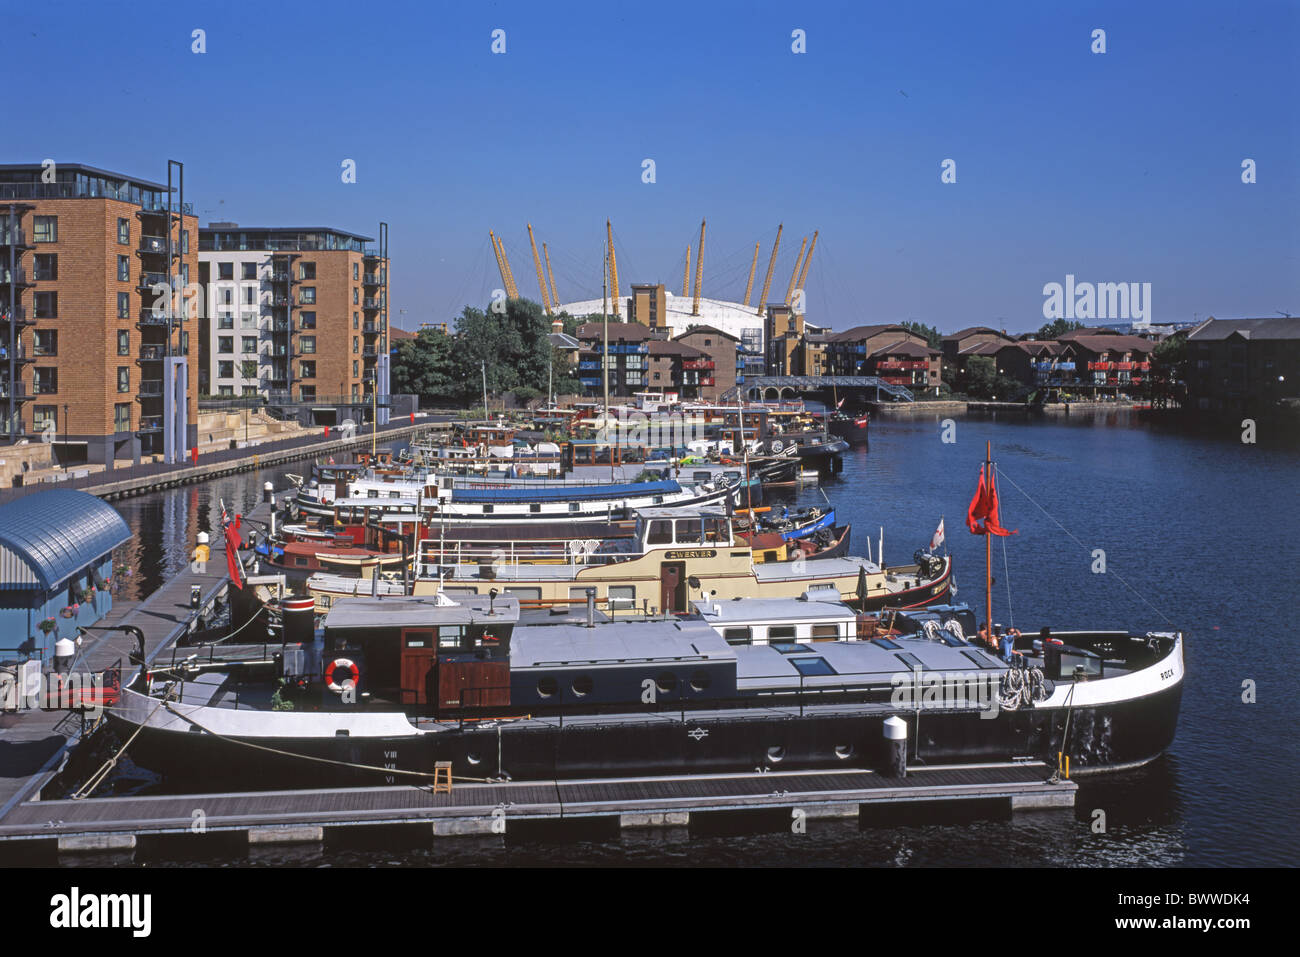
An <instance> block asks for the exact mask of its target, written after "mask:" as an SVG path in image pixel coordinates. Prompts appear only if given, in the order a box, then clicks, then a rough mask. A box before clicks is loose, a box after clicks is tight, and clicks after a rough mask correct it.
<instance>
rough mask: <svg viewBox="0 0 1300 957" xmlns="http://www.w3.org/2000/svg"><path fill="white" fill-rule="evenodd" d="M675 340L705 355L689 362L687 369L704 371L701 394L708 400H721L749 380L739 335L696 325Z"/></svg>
mask: <svg viewBox="0 0 1300 957" xmlns="http://www.w3.org/2000/svg"><path fill="white" fill-rule="evenodd" d="M673 341H674V342H680V343H682V344H683V345H686V346H690V347H691V348H693V349H696V350H698V351H699V352H700V353H701V354H702V357H701V358H700V359H697V360H696V361H695V362H685V363H684V364H683V368H684V370H685V371H688V372H689V371H693V370H699V371H700V372H701V378H700V382H699V397H700V398H701V399H703V400H705V401H706V402H716V401H718V398H719V397H720V396H721V395H722V394H723V393H724V392H726V391H727V390H728V389H732V388H734V387H735V386H736V385H738V384H741V383H743V382H744V381H745V357H744V355H743V353H742V351H741V341H740V339H738V338H737V337H736V336H733V335H731V334H730V333H726V332H723V331H722V330H721V329H715V328H714V327H713V326H696V327H695V328H694V329H691V330H689V331H687V332H684V333H682V334H681V335H680V336H678V337H677V338H676V339H674V340H673Z"/></svg>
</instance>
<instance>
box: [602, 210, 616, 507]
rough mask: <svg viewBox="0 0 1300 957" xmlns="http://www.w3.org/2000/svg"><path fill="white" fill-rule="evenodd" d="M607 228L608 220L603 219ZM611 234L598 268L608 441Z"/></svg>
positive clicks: (611, 472) (611, 474)
mask: <svg viewBox="0 0 1300 957" xmlns="http://www.w3.org/2000/svg"><path fill="white" fill-rule="evenodd" d="M605 226H606V228H607V229H608V226H609V220H606V221H605ZM612 239H613V234H612V233H611V234H610V236H609V240H607V241H606V245H605V255H604V257H603V258H602V260H601V269H600V321H601V325H602V326H603V327H604V330H605V346H604V350H603V351H602V353H601V357H600V379H601V382H602V383H604V386H605V411H604V412H603V413H602V415H601V425H602V431H603V432H604V433H605V441H606V442H607V443H608V442H609V310H608V308H607V306H606V302H607V299H608V296H609V248H610V247H609V241H612ZM609 478H610V481H611V482H612V481H613V480H614V448H613V446H612V445H611V446H610V449H609Z"/></svg>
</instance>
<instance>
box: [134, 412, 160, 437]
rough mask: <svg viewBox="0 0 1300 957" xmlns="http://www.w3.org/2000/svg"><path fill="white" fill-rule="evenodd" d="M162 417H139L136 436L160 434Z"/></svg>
mask: <svg viewBox="0 0 1300 957" xmlns="http://www.w3.org/2000/svg"><path fill="white" fill-rule="evenodd" d="M162 423H163V417H162V416H161V415H142V416H140V428H138V429H136V434H137V435H142V434H144V433H146V432H161V431H162V427H163V424H162Z"/></svg>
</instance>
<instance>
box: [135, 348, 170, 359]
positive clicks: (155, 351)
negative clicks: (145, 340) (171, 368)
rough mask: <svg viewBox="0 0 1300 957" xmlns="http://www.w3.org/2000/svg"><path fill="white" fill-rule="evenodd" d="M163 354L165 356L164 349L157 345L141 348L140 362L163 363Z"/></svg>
mask: <svg viewBox="0 0 1300 957" xmlns="http://www.w3.org/2000/svg"><path fill="white" fill-rule="evenodd" d="M163 354H164V353H163V347H162V346H156V345H149V346H141V347H140V360H139V361H141V362H161V361H162V359H163Z"/></svg>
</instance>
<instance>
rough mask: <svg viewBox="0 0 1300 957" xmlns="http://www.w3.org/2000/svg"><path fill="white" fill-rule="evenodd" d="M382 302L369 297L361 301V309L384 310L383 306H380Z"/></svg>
mask: <svg viewBox="0 0 1300 957" xmlns="http://www.w3.org/2000/svg"><path fill="white" fill-rule="evenodd" d="M380 302H381V301H380V300H378V299H372V298H370V297H368V296H367V297H366V298H364V299H362V300H361V308H362V309H382V308H383V306H381V305H380Z"/></svg>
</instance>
